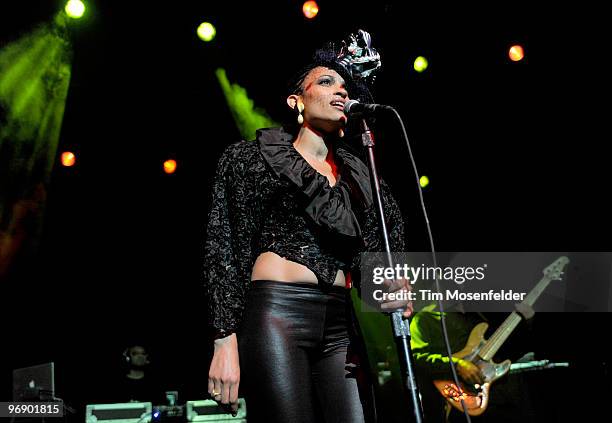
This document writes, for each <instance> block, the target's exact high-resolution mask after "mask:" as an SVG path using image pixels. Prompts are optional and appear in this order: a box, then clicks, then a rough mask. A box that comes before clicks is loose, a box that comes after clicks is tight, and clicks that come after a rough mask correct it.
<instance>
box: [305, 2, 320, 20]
mask: <svg viewBox="0 0 612 423" xmlns="http://www.w3.org/2000/svg"><path fill="white" fill-rule="evenodd" d="M302 13H304V16H306V18H308V19H314V17H315V16H317V14H318V13H319V5H318V4H317V2H316V1H307V2H305V3H304V5H303V6H302Z"/></svg>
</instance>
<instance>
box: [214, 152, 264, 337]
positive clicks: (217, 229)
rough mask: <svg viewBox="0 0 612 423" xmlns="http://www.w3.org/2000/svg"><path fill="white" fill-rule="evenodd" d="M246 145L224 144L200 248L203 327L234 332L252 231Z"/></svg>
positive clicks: (248, 265)
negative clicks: (205, 324)
mask: <svg viewBox="0 0 612 423" xmlns="http://www.w3.org/2000/svg"><path fill="white" fill-rule="evenodd" d="M245 145H246V142H244V141H243V142H241V143H236V144H232V145H230V146H229V147H228V148H227V149H226V150H225V152H224V153H223V155H222V156H221V159H220V160H219V164H218V167H217V171H216V175H215V181H214V184H213V192H212V205H211V209H210V213H209V216H208V227H207V233H206V243H205V248H204V284H205V287H206V292H207V295H208V302H209V307H208V310H209V319H208V320H209V323H210V325H211V326H212V327H213V328H214V329H215V330H216V331H227V332H234V331H236V329H237V328H238V326H239V324H240V321H241V319H242V314H243V311H244V307H245V298H246V293H247V291H248V289H249V286H250V273H251V248H252V247H251V239H252V237H253V233H254V226H255V225H254V216H253V214H254V212H253V207H252V206H253V205H252V204H251V203H252V201H251V200H252V198H253V195H252V190H251V188H249V185H250V184H249V183H248V181H247V178H248V173H247V172H246V169H247V167H246V166H245V165H244V162H245V160H244V154H242V153H243V152H244V150H245Z"/></svg>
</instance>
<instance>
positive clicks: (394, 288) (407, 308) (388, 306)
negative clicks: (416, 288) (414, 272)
mask: <svg viewBox="0 0 612 423" xmlns="http://www.w3.org/2000/svg"><path fill="white" fill-rule="evenodd" d="M383 285H384V286H385V287H386V288H387V292H388V293H394V294H396V295H401V298H402V299H396V300H384V301H382V302H381V305H380V308H381V309H382V310H383V311H393V310H397V309H400V308H401V309H404V312H403V313H402V315H403V316H404V317H405V318H408V317H410V316H411V315H412V313H413V311H414V310H413V308H412V301H410V300H409V299H408V293H409V292H410V291H412V285H410V280H409V279H407V278H405V279H395V280H389V279H387V280H385V281H384V282H383Z"/></svg>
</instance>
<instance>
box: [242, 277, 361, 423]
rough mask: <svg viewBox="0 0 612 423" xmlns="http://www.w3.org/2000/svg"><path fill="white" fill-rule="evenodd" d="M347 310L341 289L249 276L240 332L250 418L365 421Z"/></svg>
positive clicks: (330, 422) (356, 341) (355, 343)
mask: <svg viewBox="0 0 612 423" xmlns="http://www.w3.org/2000/svg"><path fill="white" fill-rule="evenodd" d="M351 316H352V314H351V304H350V297H349V293H348V290H347V289H344V288H341V287H332V288H331V290H329V292H322V291H321V289H320V288H319V287H318V286H317V285H313V284H308V283H299V284H295V283H286V282H275V281H254V282H253V285H252V287H251V289H250V291H249V294H248V296H247V306H246V311H245V317H244V320H243V324H242V327H241V330H240V331H239V333H238V343H239V351H240V367H241V388H240V390H241V395H244V396H245V399H246V406H247V407H246V408H247V421H248V422H249V423H252V422H262V423H263V422H265V423H268V422H283V423H287V422H291V423H299V422H304V423H306V422H308V423H310V422H327V423H335V422H351V423H359V422H363V421H364V406H363V405H362V401H364V404H365V405H366V407H365V409H366V410H367V411H368V412H369V409H371V404H370V401H371V398H370V395H369V394H368V392H371V391H370V390H369V388H368V387H367V386H364V385H367V382H366V379H365V376H364V375H365V372H363V371H361V369H360V368H359V367H360V365H359V361H360V359H361V361H362V362H363V355H362V353H363V349H362V348H361V345H360V344H359V338H358V337H357V336H356V333H355V330H353V328H354V326H353V325H352V323H351V322H352V319H351ZM357 353H359V354H357ZM358 379H359V384H358ZM358 385H359V386H358ZM360 392H361V393H360ZM366 414H368V413H366ZM368 420H370V419H369V418H368Z"/></svg>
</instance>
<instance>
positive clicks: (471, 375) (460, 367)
mask: <svg viewBox="0 0 612 423" xmlns="http://www.w3.org/2000/svg"><path fill="white" fill-rule="evenodd" d="M457 372H459V376H461V379H463V380H464V381H466V382H467V383H471V384H472V385H476V384H479V385H482V382H483V381H484V378H483V377H482V373H480V369H479V368H478V366H476V365H475V364H474V363H472V362H471V361H467V360H459V361H457Z"/></svg>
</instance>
